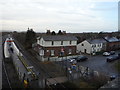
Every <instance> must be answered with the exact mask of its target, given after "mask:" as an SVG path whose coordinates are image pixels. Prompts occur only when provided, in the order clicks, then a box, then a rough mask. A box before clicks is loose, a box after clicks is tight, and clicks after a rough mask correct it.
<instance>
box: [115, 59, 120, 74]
mask: <svg viewBox="0 0 120 90" xmlns="http://www.w3.org/2000/svg"><path fill="white" fill-rule="evenodd" d="M115 68H116V70H117V71H118V72H120V61H118V62H116V63H115Z"/></svg>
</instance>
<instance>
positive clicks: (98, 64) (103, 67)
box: [78, 55, 118, 75]
mask: <svg viewBox="0 0 120 90" xmlns="http://www.w3.org/2000/svg"><path fill="white" fill-rule="evenodd" d="M88 58H89V59H88V60H87V61H84V62H80V63H78V64H79V65H82V66H85V67H89V68H91V69H93V70H96V71H98V72H101V73H104V74H106V75H117V74H118V72H117V71H116V69H115V67H114V63H115V62H117V61H114V62H111V63H108V62H106V57H105V56H102V55H97V56H88Z"/></svg>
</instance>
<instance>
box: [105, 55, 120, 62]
mask: <svg viewBox="0 0 120 90" xmlns="http://www.w3.org/2000/svg"><path fill="white" fill-rule="evenodd" d="M117 59H119V56H118V55H114V56H109V57H107V62H112V61H115V60H117Z"/></svg>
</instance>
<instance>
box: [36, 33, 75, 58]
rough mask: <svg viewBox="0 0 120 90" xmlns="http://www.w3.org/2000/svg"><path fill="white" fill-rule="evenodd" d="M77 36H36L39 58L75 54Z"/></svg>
mask: <svg viewBox="0 0 120 90" xmlns="http://www.w3.org/2000/svg"><path fill="white" fill-rule="evenodd" d="M76 45H77V38H76V37H74V36H70V35H44V36H42V37H37V46H38V48H39V55H40V56H41V58H48V59H49V57H59V56H67V55H74V54H76Z"/></svg>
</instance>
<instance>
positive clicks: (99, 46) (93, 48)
mask: <svg viewBox="0 0 120 90" xmlns="http://www.w3.org/2000/svg"><path fill="white" fill-rule="evenodd" d="M92 45H96V47H92ZM91 47H92V52H93V51H94V52H99V51H101V50H102V48H103V44H102V43H99V44H91Z"/></svg>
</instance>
